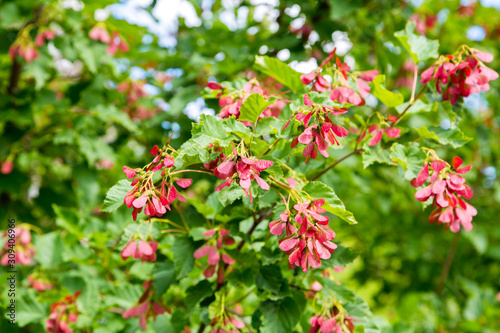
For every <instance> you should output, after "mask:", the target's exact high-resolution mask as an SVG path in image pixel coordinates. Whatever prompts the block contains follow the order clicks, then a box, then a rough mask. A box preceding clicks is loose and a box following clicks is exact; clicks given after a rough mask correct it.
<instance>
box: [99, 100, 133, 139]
mask: <svg viewBox="0 0 500 333" xmlns="http://www.w3.org/2000/svg"><path fill="white" fill-rule="evenodd" d="M95 114H96V115H97V117H98V118H99V119H101V120H102V121H104V122H109V121H112V122H114V123H116V124H118V125H121V126H123V127H124V128H125V129H126V130H127V131H129V132H138V127H137V125H136V124H135V123H134V122H133V121H132V119H130V116H129V115H128V114H126V113H125V112H123V111H121V110H119V109H118V108H117V107H116V106H115V105H113V104H109V105H103V104H99V105H97V106H96V108H95Z"/></svg>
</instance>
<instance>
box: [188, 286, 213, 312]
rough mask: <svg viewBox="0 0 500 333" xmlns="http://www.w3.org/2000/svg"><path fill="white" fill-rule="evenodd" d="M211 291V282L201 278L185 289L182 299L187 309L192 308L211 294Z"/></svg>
mask: <svg viewBox="0 0 500 333" xmlns="http://www.w3.org/2000/svg"><path fill="white" fill-rule="evenodd" d="M212 293H213V291H212V284H211V283H210V282H208V281H207V280H202V281H200V282H199V283H198V284H197V285H194V286H191V287H189V288H188V289H187V290H186V298H185V299H184V303H185V304H186V308H187V310H188V311H191V310H193V308H194V307H195V306H196V305H197V304H198V303H199V302H201V301H202V300H204V299H205V298H207V297H208V296H210V295H212Z"/></svg>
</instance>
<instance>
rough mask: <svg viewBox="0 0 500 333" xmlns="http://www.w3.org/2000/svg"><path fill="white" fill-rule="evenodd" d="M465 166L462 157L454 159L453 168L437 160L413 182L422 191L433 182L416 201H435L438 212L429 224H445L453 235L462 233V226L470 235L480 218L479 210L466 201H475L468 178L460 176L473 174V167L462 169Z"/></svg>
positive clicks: (425, 166)
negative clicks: (466, 179)
mask: <svg viewBox="0 0 500 333" xmlns="http://www.w3.org/2000/svg"><path fill="white" fill-rule="evenodd" d="M462 163H463V161H462V159H461V158H460V157H458V156H455V157H454V158H453V160H452V162H451V166H449V165H447V163H446V162H444V161H442V160H438V159H434V160H432V161H431V162H430V163H427V162H426V163H425V164H424V166H423V167H422V169H421V170H420V172H419V173H418V176H417V177H416V178H415V179H413V180H412V181H411V185H412V186H413V187H420V186H422V185H424V184H425V183H427V181H428V182H429V185H427V186H426V187H424V188H421V189H420V190H418V191H417V193H415V198H416V199H417V200H418V201H422V202H425V201H427V200H428V199H429V198H432V206H433V207H435V209H434V210H433V211H432V213H431V215H430V217H429V222H431V223H434V222H437V224H441V223H445V224H446V226H447V227H448V226H449V228H450V230H451V231H452V232H458V231H460V226H462V227H464V229H465V230H467V231H470V230H471V229H472V217H473V216H476V214H477V210H476V208H474V207H473V206H471V205H470V204H468V203H467V202H466V201H465V200H464V199H463V198H466V199H470V198H472V190H471V188H470V187H469V186H468V185H465V178H464V177H462V176H460V175H461V174H464V173H467V172H469V170H470V169H471V167H472V166H470V165H469V166H465V167H462V168H460V166H461V165H462ZM429 164H430V168H429ZM430 173H431V176H430V179H429V175H430Z"/></svg>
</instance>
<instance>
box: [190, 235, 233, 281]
mask: <svg viewBox="0 0 500 333" xmlns="http://www.w3.org/2000/svg"><path fill="white" fill-rule="evenodd" d="M213 235H215V237H213V238H212V239H210V240H208V241H207V244H205V245H203V246H202V247H200V248H199V249H198V250H196V251H195V252H194V254H193V256H194V257H195V258H196V259H200V258H203V257H205V256H206V257H207V259H208V260H207V262H208V266H207V267H206V268H205V270H203V276H205V277H206V278H207V279H208V278H211V277H212V276H213V275H214V273H215V271H217V283H219V284H222V283H223V282H224V279H225V273H224V265H223V264H222V263H221V259H222V261H223V262H224V263H225V264H226V265H232V264H234V262H235V261H234V259H233V258H231V257H230V256H229V255H227V254H226V253H225V250H224V245H227V246H229V245H233V244H234V239H233V238H232V237H231V236H229V230H226V229H224V228H221V229H210V230H208V231H206V232H204V233H203V236H206V237H211V236H213ZM217 266H219V267H218V268H217Z"/></svg>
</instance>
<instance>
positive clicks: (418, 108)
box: [396, 99, 433, 114]
mask: <svg viewBox="0 0 500 333" xmlns="http://www.w3.org/2000/svg"><path fill="white" fill-rule="evenodd" d="M408 105H410V102H406V103H403V104H401V105H398V106H397V107H396V110H397V111H398V112H399V113H403V111H404V110H405V109H406V108H407V107H408ZM432 109H433V105H432V104H427V103H424V102H423V101H422V100H420V99H417V100H416V101H414V102H413V104H412V105H411V106H410V107H409V108H408V110H406V113H405V114H412V113H417V112H429V111H431V110H432Z"/></svg>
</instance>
